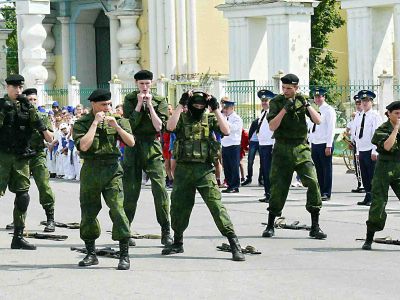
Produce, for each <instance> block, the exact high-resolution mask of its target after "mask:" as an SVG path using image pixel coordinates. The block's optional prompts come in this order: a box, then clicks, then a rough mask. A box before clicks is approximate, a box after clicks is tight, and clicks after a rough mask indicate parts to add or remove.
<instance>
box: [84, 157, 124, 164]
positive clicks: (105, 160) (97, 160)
mask: <svg viewBox="0 0 400 300" xmlns="http://www.w3.org/2000/svg"><path fill="white" fill-rule="evenodd" d="M83 160H84V162H85V163H88V164H93V165H95V164H96V165H112V164H115V163H118V157H113V158H83Z"/></svg>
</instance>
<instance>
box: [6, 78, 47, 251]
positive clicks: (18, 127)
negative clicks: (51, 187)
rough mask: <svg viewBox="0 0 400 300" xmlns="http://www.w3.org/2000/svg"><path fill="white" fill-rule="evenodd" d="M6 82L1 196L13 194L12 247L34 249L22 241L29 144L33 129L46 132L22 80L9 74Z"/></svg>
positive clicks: (27, 201)
mask: <svg viewBox="0 0 400 300" xmlns="http://www.w3.org/2000/svg"><path fill="white" fill-rule="evenodd" d="M6 83H7V87H6V89H7V94H6V95H5V96H4V97H3V98H1V99H0V196H2V195H4V193H5V191H6V189H7V186H8V188H9V190H10V191H11V192H12V193H15V202H14V212H13V223H14V226H15V227H14V237H13V239H12V242H11V248H12V249H26V250H35V249H36V247H35V246H34V245H32V244H30V243H28V242H27V241H26V240H25V239H24V238H23V231H24V227H25V218H26V211H27V209H28V205H29V201H30V197H29V194H28V191H29V186H30V180H29V158H31V157H32V156H34V154H35V153H34V151H32V150H31V149H30V148H29V144H30V140H31V138H32V133H33V131H34V130H38V131H39V132H42V133H43V134H44V135H48V134H49V132H48V130H47V128H46V126H45V125H44V124H43V122H42V120H41V119H40V118H39V115H38V112H37V109H36V108H35V107H34V106H33V105H32V104H30V103H29V101H28V99H27V98H26V97H25V95H22V87H23V84H24V77H22V76H21V75H10V76H9V77H7V78H6Z"/></svg>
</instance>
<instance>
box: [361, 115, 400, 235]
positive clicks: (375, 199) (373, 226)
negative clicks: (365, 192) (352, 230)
mask: <svg viewBox="0 0 400 300" xmlns="http://www.w3.org/2000/svg"><path fill="white" fill-rule="evenodd" d="M392 131H393V126H392V124H391V123H390V121H387V122H385V123H383V124H382V125H381V126H380V127H378V128H377V129H376V131H375V133H374V136H373V137H372V143H373V144H374V145H376V146H377V149H376V151H377V152H378V153H379V156H378V161H377V162H376V165H375V171H374V177H373V179H372V190H371V195H372V203H371V207H370V208H369V215H368V220H367V229H368V230H369V231H374V232H375V231H381V230H383V229H384V228H385V223H386V218H387V213H386V204H387V201H388V191H389V187H392V189H393V191H394V193H395V194H396V196H397V198H399V199H400V142H399V140H396V142H395V143H394V145H393V147H392V149H390V151H386V150H385V149H384V147H383V144H384V143H385V141H386V140H387V139H388V137H389V135H390V134H391V133H392Z"/></svg>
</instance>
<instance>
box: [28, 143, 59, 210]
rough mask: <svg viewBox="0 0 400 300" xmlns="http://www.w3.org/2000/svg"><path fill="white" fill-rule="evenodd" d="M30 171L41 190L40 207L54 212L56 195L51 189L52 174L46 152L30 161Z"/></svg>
mask: <svg viewBox="0 0 400 300" xmlns="http://www.w3.org/2000/svg"><path fill="white" fill-rule="evenodd" d="M29 170H30V173H31V174H32V176H33V179H34V180H35V183H36V186H37V188H38V190H39V201H40V205H42V207H43V209H44V210H46V211H47V210H54V201H55V200H54V193H53V191H52V190H51V187H50V182H49V181H50V174H49V170H48V169H47V166H46V154H45V153H44V151H41V152H40V153H39V154H38V155H36V156H35V157H33V158H31V159H30V160H29Z"/></svg>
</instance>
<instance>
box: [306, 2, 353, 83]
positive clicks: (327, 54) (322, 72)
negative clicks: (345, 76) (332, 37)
mask: <svg viewBox="0 0 400 300" xmlns="http://www.w3.org/2000/svg"><path fill="white" fill-rule="evenodd" d="M344 23H345V21H344V19H343V18H342V17H341V15H340V13H339V7H338V5H337V2H336V0H322V1H321V2H320V3H319V5H318V6H317V7H316V8H315V10H314V15H313V16H312V17H311V49H310V84H311V85H320V84H328V85H330V84H335V83H336V82H337V81H336V80H337V79H336V74H335V69H336V62H337V58H336V57H334V56H333V53H332V52H331V51H329V50H328V49H327V46H328V43H329V34H330V33H332V32H333V31H334V30H335V29H337V28H340V27H341V26H343V25H344Z"/></svg>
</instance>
